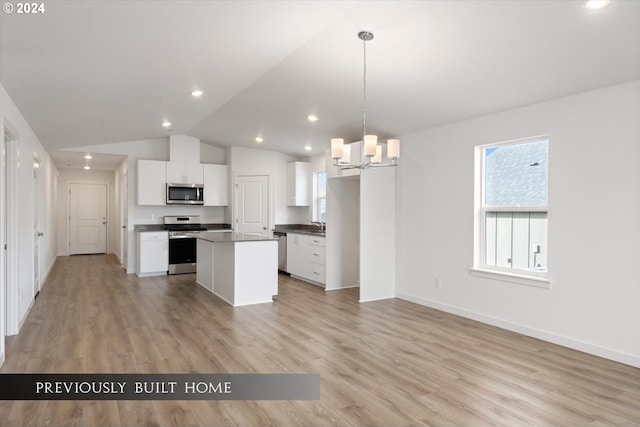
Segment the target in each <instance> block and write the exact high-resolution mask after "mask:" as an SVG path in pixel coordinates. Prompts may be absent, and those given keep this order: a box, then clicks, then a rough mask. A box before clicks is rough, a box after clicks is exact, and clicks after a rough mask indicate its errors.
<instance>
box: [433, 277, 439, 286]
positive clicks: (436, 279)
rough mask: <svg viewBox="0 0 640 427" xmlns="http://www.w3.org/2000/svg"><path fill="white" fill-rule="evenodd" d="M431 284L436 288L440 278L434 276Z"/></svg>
mask: <svg viewBox="0 0 640 427" xmlns="http://www.w3.org/2000/svg"><path fill="white" fill-rule="evenodd" d="M433 286H435V287H436V288H439V287H440V278H439V277H436V278H435V279H433Z"/></svg>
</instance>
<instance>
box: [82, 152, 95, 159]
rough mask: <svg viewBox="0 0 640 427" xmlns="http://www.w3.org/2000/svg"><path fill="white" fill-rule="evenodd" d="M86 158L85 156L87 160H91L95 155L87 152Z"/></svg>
mask: <svg viewBox="0 0 640 427" xmlns="http://www.w3.org/2000/svg"><path fill="white" fill-rule="evenodd" d="M84 158H85V159H87V160H91V159H93V157H92V156H91V154H88V153H87V154H85V156H84Z"/></svg>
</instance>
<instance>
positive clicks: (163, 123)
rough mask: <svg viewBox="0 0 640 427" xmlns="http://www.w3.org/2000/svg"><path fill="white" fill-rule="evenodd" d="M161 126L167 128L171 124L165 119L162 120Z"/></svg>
mask: <svg viewBox="0 0 640 427" xmlns="http://www.w3.org/2000/svg"><path fill="white" fill-rule="evenodd" d="M162 126H163V127H166V128H168V127H169V126H171V122H170V121H169V120H165V121H164V122H162Z"/></svg>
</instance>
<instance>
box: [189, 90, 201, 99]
mask: <svg viewBox="0 0 640 427" xmlns="http://www.w3.org/2000/svg"><path fill="white" fill-rule="evenodd" d="M203 94H204V92H203V91H201V90H194V91H193V92H191V96H194V97H196V98H199V97H201V96H202V95H203Z"/></svg>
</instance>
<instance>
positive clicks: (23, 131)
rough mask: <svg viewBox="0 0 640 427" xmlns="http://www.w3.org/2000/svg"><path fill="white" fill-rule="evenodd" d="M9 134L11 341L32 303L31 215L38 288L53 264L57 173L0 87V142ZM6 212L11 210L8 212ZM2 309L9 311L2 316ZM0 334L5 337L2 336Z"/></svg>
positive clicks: (8, 292) (8, 327)
mask: <svg viewBox="0 0 640 427" xmlns="http://www.w3.org/2000/svg"><path fill="white" fill-rule="evenodd" d="M5 126H6V127H9V128H11V129H12V130H13V131H14V132H15V133H16V136H17V137H18V142H17V148H18V154H17V174H16V185H17V192H18V197H17V201H16V202H17V206H16V208H17V224H7V227H12V228H14V229H15V230H16V231H17V239H16V240H17V241H16V244H17V247H16V248H11V247H10V248H9V250H10V251H11V250H13V251H15V253H17V263H16V264H15V267H16V269H17V274H16V277H15V280H14V281H13V280H12V281H11V282H9V283H6V288H5V289H0V292H1V293H2V294H3V296H2V297H1V298H3V299H4V298H5V291H6V296H7V299H6V305H5V304H4V303H2V304H0V307H1V308H0V315H1V316H2V318H3V319H4V318H5V315H6V316H7V317H8V318H7V319H6V320H7V322H6V325H5V326H6V333H7V334H9V335H13V334H16V333H18V330H19V326H20V325H21V324H22V322H23V321H24V319H25V318H26V316H27V314H28V313H29V309H30V307H31V304H32V303H33V300H34V297H35V290H34V286H33V281H34V215H40V231H41V232H42V233H44V234H43V236H42V237H41V238H40V240H39V246H40V279H41V283H40V286H42V284H43V283H44V281H45V280H46V277H47V275H48V273H49V271H50V270H51V268H52V267H53V264H54V262H55V259H56V242H57V235H56V226H55V224H56V207H55V201H56V194H55V192H56V190H55V189H56V186H57V184H56V180H57V177H56V173H57V168H56V166H55V164H54V163H53V161H52V159H51V157H50V156H49V154H48V153H47V152H46V151H45V149H44V147H43V146H42V144H41V143H40V141H39V140H38V137H37V136H36V135H35V133H34V132H33V130H32V129H31V127H30V126H29V123H27V121H26V120H25V119H24V117H23V116H22V114H21V113H20V111H19V110H18V108H17V107H16V105H15V104H14V103H13V101H12V100H11V98H10V97H9V94H8V93H7V92H6V91H5V89H4V87H2V86H0V129H1V130H2V136H0V138H2V142H4V127H5ZM34 157H35V158H37V159H38V160H39V161H40V171H39V177H40V178H39V181H38V185H39V186H40V189H39V193H40V195H41V199H40V200H39V206H38V212H36V211H35V207H34V206H35V204H34V197H33V195H34V192H35V187H34V177H33V163H34ZM0 174H1V175H3V176H4V174H5V171H4V166H0ZM8 202H9V201H8V200H7V199H6V198H5V197H4V194H3V199H2V207H1V208H0V212H1V213H0V216H2V220H1V221H0V223H3V222H4V212H5V207H7V205H6V204H7V203H8ZM9 208H11V207H10V206H9ZM1 267H2V269H3V271H1V272H0V277H4V275H5V267H6V266H4V265H1ZM5 308H6V309H8V310H7V313H5ZM3 332H4V331H3ZM0 353H2V357H4V342H3V344H2V345H1V346H0Z"/></svg>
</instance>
